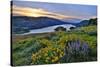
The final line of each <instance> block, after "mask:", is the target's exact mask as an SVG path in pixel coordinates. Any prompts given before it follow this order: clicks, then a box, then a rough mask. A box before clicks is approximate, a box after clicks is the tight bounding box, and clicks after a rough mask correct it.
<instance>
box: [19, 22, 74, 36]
mask: <svg viewBox="0 0 100 67" xmlns="http://www.w3.org/2000/svg"><path fill="white" fill-rule="evenodd" d="M59 26H61V27H64V28H66V30H67V31H69V30H70V27H75V26H74V25H71V24H63V25H55V26H50V27H45V28H41V29H33V30H30V32H28V33H23V34H20V35H27V34H36V33H46V32H54V31H55V29H56V28H57V27H59Z"/></svg>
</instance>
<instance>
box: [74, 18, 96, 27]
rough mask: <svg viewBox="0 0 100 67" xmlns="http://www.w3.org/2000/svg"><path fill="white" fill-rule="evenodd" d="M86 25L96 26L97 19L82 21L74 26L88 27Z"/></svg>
mask: <svg viewBox="0 0 100 67" xmlns="http://www.w3.org/2000/svg"><path fill="white" fill-rule="evenodd" d="M88 25H97V18H91V19H89V20H82V21H81V22H80V23H78V24H76V26H88Z"/></svg>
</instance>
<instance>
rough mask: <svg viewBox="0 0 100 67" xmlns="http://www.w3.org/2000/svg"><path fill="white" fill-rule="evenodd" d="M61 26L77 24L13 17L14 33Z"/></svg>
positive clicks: (46, 18)
mask: <svg viewBox="0 0 100 67" xmlns="http://www.w3.org/2000/svg"><path fill="white" fill-rule="evenodd" d="M61 24H73V25H74V24H75V23H70V22H64V21H61V20H58V19H54V18H49V17H27V16H12V32H19V31H21V32H24V31H28V30H30V29H39V28H44V27H49V26H54V25H61Z"/></svg>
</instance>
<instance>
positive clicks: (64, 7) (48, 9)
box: [12, 1, 97, 19]
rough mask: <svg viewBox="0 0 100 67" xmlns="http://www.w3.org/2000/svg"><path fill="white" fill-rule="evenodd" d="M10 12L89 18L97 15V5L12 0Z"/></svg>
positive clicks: (37, 15)
mask: <svg viewBox="0 0 100 67" xmlns="http://www.w3.org/2000/svg"><path fill="white" fill-rule="evenodd" d="M12 14H13V15H18V16H19V15H20V16H31V17H42V16H47V17H52V18H58V19H68V18H76V19H89V18H93V17H97V6H95V5H76V4H58V3H44V2H32V1H13V5H12Z"/></svg>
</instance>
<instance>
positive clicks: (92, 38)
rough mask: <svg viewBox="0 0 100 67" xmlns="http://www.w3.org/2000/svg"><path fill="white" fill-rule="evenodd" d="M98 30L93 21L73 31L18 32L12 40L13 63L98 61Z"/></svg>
mask: <svg viewBox="0 0 100 67" xmlns="http://www.w3.org/2000/svg"><path fill="white" fill-rule="evenodd" d="M96 32H97V29H96V25H90V26H86V27H81V28H78V29H74V30H72V31H69V32H65V31H56V32H54V33H45V34H38V35H28V36H20V37H19V38H18V36H16V37H15V38H13V41H14V42H13V43H12V62H13V65H34V64H54V63H69V62H84V61H96V60H97V33H96Z"/></svg>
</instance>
